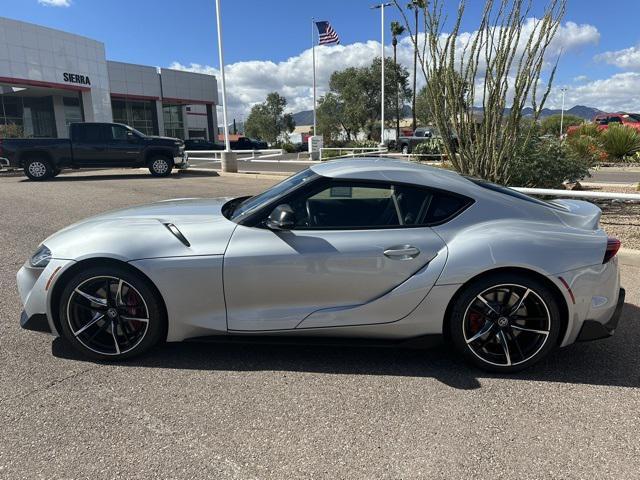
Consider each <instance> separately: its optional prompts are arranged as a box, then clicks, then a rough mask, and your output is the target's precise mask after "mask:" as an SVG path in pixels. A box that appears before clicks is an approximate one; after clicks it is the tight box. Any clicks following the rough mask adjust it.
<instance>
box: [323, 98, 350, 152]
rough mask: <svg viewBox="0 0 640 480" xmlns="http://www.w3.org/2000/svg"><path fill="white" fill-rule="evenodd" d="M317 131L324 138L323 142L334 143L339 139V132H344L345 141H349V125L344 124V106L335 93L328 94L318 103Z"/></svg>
mask: <svg viewBox="0 0 640 480" xmlns="http://www.w3.org/2000/svg"><path fill="white" fill-rule="evenodd" d="M316 118H317V124H318V131H319V132H320V135H322V136H323V137H324V138H325V141H327V142H329V141H335V140H337V139H338V138H339V136H340V132H341V131H344V132H345V134H346V136H347V140H351V128H352V127H351V125H349V124H347V123H344V122H345V121H346V118H345V115H344V104H343V103H342V102H341V100H340V97H338V95H336V94H335V93H332V92H329V93H327V94H326V95H324V96H323V97H321V98H320V99H319V101H318V108H317V109H316Z"/></svg>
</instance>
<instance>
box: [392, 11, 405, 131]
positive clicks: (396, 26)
mask: <svg viewBox="0 0 640 480" xmlns="http://www.w3.org/2000/svg"><path fill="white" fill-rule="evenodd" d="M403 33H404V27H403V26H402V25H400V23H399V22H391V36H392V37H393V40H392V41H391V45H393V67H394V73H395V74H396V75H397V73H398V68H397V67H398V55H397V48H398V37H399V36H400V35H402V34H403ZM395 81H396V85H397V84H398V78H397V77H396V78H395ZM398 138H400V89H399V88H396V139H398Z"/></svg>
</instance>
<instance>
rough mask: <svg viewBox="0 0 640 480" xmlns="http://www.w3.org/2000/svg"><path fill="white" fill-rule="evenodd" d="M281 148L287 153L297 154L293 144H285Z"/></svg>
mask: <svg viewBox="0 0 640 480" xmlns="http://www.w3.org/2000/svg"><path fill="white" fill-rule="evenodd" d="M280 148H281V149H282V150H284V151H285V152H286V153H295V152H297V149H296V146H295V145H294V144H293V143H291V142H285V143H283V144H282V145H280Z"/></svg>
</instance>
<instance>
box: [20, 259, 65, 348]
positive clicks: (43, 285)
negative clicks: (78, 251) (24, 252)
mask: <svg viewBox="0 0 640 480" xmlns="http://www.w3.org/2000/svg"><path fill="white" fill-rule="evenodd" d="M73 263H75V262H74V261H73V260H61V259H51V261H50V262H49V264H48V265H47V266H46V267H45V268H33V267H32V266H30V265H29V262H28V261H27V262H26V263H25V264H24V265H23V266H22V268H21V269H20V270H19V271H18V274H17V275H16V281H17V284H18V293H19V294H20V300H21V301H22V305H23V306H24V311H23V313H22V315H21V318H20V325H21V326H22V327H23V328H25V329H27V330H35V331H38V332H50V333H52V334H53V335H58V331H57V330H56V327H55V325H54V323H53V320H52V318H53V316H52V314H51V310H50V302H49V300H50V299H49V294H50V292H51V290H52V289H53V285H54V283H55V280H56V279H58V278H60V275H62V273H63V272H64V271H65V270H66V269H67V268H68V267H69V266H71V265H72V264H73ZM44 322H46V324H48V328H46V326H45V325H43V323H44Z"/></svg>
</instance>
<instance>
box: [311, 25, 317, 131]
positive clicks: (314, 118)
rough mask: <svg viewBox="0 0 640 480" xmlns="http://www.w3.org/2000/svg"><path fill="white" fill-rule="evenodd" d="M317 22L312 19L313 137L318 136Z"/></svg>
mask: <svg viewBox="0 0 640 480" xmlns="http://www.w3.org/2000/svg"><path fill="white" fill-rule="evenodd" d="M314 28H315V21H314V19H313V18H312V19H311V56H312V58H313V136H314V137H315V136H316V39H315V35H314V31H313V29H314Z"/></svg>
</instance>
